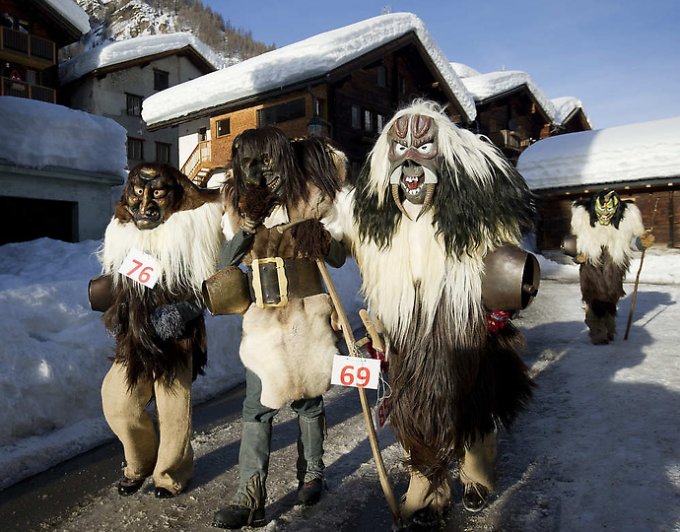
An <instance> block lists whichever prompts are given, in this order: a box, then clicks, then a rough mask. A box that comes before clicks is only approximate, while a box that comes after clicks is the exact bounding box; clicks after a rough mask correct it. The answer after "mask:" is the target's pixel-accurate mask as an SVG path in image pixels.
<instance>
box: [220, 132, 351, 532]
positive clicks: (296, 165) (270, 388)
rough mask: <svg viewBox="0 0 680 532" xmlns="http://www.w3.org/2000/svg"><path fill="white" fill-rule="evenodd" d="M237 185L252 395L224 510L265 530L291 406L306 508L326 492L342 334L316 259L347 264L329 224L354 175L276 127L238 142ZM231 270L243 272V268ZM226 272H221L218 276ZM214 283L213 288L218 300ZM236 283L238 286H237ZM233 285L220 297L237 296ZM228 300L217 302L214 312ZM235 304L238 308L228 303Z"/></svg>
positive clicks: (231, 210)
mask: <svg viewBox="0 0 680 532" xmlns="http://www.w3.org/2000/svg"><path fill="white" fill-rule="evenodd" d="M231 166H232V168H231V170H232V179H228V180H227V182H226V183H225V188H224V194H225V202H226V207H225V209H226V212H225V215H224V221H223V230H224V235H225V237H226V238H227V240H228V241H229V243H228V252H227V257H230V258H231V264H232V265H236V264H239V263H241V264H242V266H244V267H245V270H246V271H247V274H246V277H245V279H246V281H245V282H246V285H247V289H246V291H245V292H246V294H247V299H248V301H247V303H246V305H245V306H244V309H243V310H244V314H243V329H242V331H243V332H242V337H241V345H240V357H241V360H242V362H243V364H244V365H245V367H246V397H245V400H244V402H243V425H242V433H241V446H240V452H239V474H240V481H239V488H238V490H237V492H236V493H235V494H234V495H233V497H232V499H231V501H230V504H229V505H228V506H226V507H225V508H223V509H221V510H219V511H217V512H216V513H215V516H214V520H213V525H214V526H217V527H221V528H240V527H242V526H246V525H249V526H262V525H263V524H264V523H265V500H266V496H267V491H266V480H267V474H268V465H269V453H270V443H271V432H272V421H273V419H274V417H275V415H276V414H277V412H278V410H279V409H280V408H281V407H282V406H284V405H285V404H287V403H290V404H291V407H292V408H293V410H294V411H295V412H296V413H297V415H298V421H299V429H300V432H299V438H298V453H299V457H298V464H297V468H298V471H297V474H298V480H299V491H298V502H299V503H301V504H305V505H312V504H315V503H316V502H317V501H318V500H319V498H320V496H321V492H322V488H323V470H324V463H323V460H322V457H323V441H324V435H325V415H324V406H323V399H322V394H323V393H324V392H325V391H326V390H328V388H329V387H330V378H331V370H332V363H333V357H334V355H335V354H337V352H338V351H337V347H336V342H337V339H338V337H337V334H336V332H335V331H334V329H333V327H332V321H333V316H334V310H333V307H332V303H331V300H330V297H329V295H328V294H326V293H325V291H324V288H323V285H322V280H321V277H320V272H319V269H318V266H317V264H316V262H315V261H316V259H325V260H326V261H327V262H328V263H329V264H331V265H332V266H335V267H339V266H341V265H342V264H343V263H344V260H345V251H344V247H343V245H342V243H341V242H340V241H339V240H335V239H334V238H332V236H331V234H330V233H329V232H328V231H327V230H326V229H325V228H324V225H323V219H324V217H325V216H326V215H327V213H328V212H329V211H330V210H331V209H332V208H333V200H334V198H335V195H336V193H337V192H338V191H339V190H340V189H341V187H342V184H343V181H344V177H345V158H344V155H343V154H342V153H341V152H338V151H336V150H334V149H333V148H331V146H330V145H329V144H328V143H327V142H326V141H325V140H321V139H318V138H310V139H304V140H295V141H290V140H289V139H288V138H286V136H285V135H284V134H283V132H282V131H281V130H279V129H277V128H275V127H264V128H260V129H251V130H247V131H244V132H243V133H241V134H240V135H239V136H238V137H237V138H236V139H235V140H234V145H233V152H232V163H231ZM233 268H234V266H232V270H224V272H227V273H229V272H231V273H234V274H235V275H236V276H238V275H240V274H239V271H240V270H239V271H236V270H234V269H233ZM222 274H223V271H220V272H218V274H217V275H216V277H215V278H216V279H219V278H220V277H221V275H222ZM210 286H212V280H208V281H207V282H206V287H207V289H208V292H209V293H210ZM230 286H231V285H230ZM237 294H241V295H243V294H242V291H239V290H235V289H233V287H232V288H230V289H227V290H225V291H224V292H223V293H220V291H219V289H218V290H217V293H213V294H212V295H211V296H209V298H210V299H211V301H212V300H217V299H222V298H226V299H229V298H235V297H236V296H237ZM223 303H224V302H223V301H220V302H216V301H212V303H209V304H208V308H209V309H210V310H211V311H213V309H215V308H219V307H220V305H222V304H223ZM227 306H233V305H231V304H227Z"/></svg>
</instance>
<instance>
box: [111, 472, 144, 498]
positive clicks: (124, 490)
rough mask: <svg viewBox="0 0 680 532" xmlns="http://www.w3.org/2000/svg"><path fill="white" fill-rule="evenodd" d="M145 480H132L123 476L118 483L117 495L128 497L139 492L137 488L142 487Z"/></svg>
mask: <svg viewBox="0 0 680 532" xmlns="http://www.w3.org/2000/svg"><path fill="white" fill-rule="evenodd" d="M145 480H146V479H144V478H141V479H137V480H133V479H130V478H127V477H126V476H123V478H121V479H120V480H119V481H118V486H117V488H118V494H119V495H122V496H123V497H127V496H128V495H132V494H133V493H137V492H138V491H139V488H141V487H142V485H143V484H144V481H145Z"/></svg>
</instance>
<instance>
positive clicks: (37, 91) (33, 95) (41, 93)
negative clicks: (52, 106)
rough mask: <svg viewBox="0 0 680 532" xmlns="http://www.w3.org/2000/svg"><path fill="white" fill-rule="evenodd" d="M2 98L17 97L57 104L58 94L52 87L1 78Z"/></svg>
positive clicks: (0, 90) (0, 91)
mask: <svg viewBox="0 0 680 532" xmlns="http://www.w3.org/2000/svg"><path fill="white" fill-rule="evenodd" d="M0 96H16V97H18V98H28V99H30V100H40V101H41V102H48V103H56V102H57V93H56V91H55V90H54V89H52V88H50V87H43V86H42V85H31V84H30V83H26V82H25V81H16V80H13V79H9V78H4V77H0Z"/></svg>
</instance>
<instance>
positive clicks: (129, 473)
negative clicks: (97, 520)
mask: <svg viewBox="0 0 680 532" xmlns="http://www.w3.org/2000/svg"><path fill="white" fill-rule="evenodd" d="M222 212H223V208H222V204H221V200H220V195H219V191H217V190H214V191H209V190H204V189H199V188H198V187H197V186H196V185H194V184H193V183H192V182H191V181H190V180H189V179H188V178H187V177H186V176H184V175H183V174H181V173H180V172H179V171H178V170H176V169H175V168H173V167H171V166H169V165H165V164H156V163H144V164H141V165H138V166H136V167H135V168H133V169H132V170H131V171H130V173H129V176H128V179H127V183H126V185H125V188H124V191H123V195H122V197H121V199H120V201H119V203H118V205H117V206H116V209H115V213H114V215H113V218H112V219H111V222H110V223H109V225H108V227H107V229H106V232H105V235H104V244H103V248H102V249H101V251H100V257H99V258H100V261H101V263H102V269H103V275H102V276H100V277H98V278H95V279H93V280H92V281H91V282H90V302H91V304H92V308H93V309H94V310H100V311H103V312H104V316H103V319H104V324H105V326H106V329H107V330H108V331H109V333H110V334H111V335H112V336H113V337H114V338H115V340H116V348H115V357H114V360H113V365H112V367H111V369H110V370H109V372H108V373H107V375H106V376H105V378H104V381H103V383H102V388H101V395H102V406H103V410H104V416H105V418H106V421H107V422H108V424H109V426H110V427H111V429H112V430H113V432H114V433H115V434H116V436H117V437H118V439H119V440H120V441H121V443H122V444H123V450H124V454H125V468H124V471H123V477H122V479H121V480H120V481H119V483H118V486H117V487H118V492H119V493H120V494H121V495H131V494H132V493H135V492H136V491H137V490H139V488H141V486H142V484H143V483H144V481H145V479H146V478H147V477H148V476H149V475H151V476H152V478H153V483H154V486H155V495H156V496H157V497H159V498H169V497H172V496H175V495H177V494H178V493H180V492H181V491H183V490H184V489H185V488H186V486H187V484H188V482H189V480H190V479H191V477H192V473H193V450H192V447H191V442H190V438H191V430H192V428H191V385H192V382H193V380H194V379H195V378H196V376H197V375H198V374H199V373H202V370H203V367H204V366H205V364H206V360H207V349H206V347H207V346H206V331H205V324H204V320H203V300H202V295H201V287H202V282H203V280H204V279H205V278H206V277H209V276H210V275H212V274H214V272H215V271H216V269H217V262H218V259H219V255H220V249H221V244H222V242H223V238H222V235H221V227H220V222H221V217H222ZM121 269H122V271H123V273H126V274H129V276H128V275H124V274H123V273H119V270H121ZM152 274H157V275H158V279H157V281H156V283H155V285H154V286H153V287H150V286H149V285H150V284H151V283H150V282H148V281H149V279H151V276H152ZM145 282H147V284H143V283H145ZM152 399H153V400H154V401H155V407H156V411H157V418H158V434H157V431H156V429H155V427H154V423H153V421H152V418H151V416H150V415H149V413H148V412H147V411H146V410H145V407H146V406H147V405H148V404H149V402H150V401H151V400H152Z"/></svg>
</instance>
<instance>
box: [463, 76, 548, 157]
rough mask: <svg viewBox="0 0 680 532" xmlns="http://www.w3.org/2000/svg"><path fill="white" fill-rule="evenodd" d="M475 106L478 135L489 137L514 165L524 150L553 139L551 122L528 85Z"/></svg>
mask: <svg viewBox="0 0 680 532" xmlns="http://www.w3.org/2000/svg"><path fill="white" fill-rule="evenodd" d="M475 103H476V105H475V107H476V108H477V119H476V120H475V125H474V129H475V131H476V132H477V133H480V134H482V135H486V136H487V137H489V139H491V141H492V142H493V143H494V144H495V145H496V146H498V147H499V148H500V149H501V150H502V151H503V153H504V154H505V156H506V157H507V158H508V159H510V161H512V162H513V164H516V163H517V159H518V157H519V155H520V153H522V151H524V149H525V148H527V147H528V146H530V145H531V144H532V143H534V142H536V141H537V140H540V139H544V138H547V137H549V136H550V133H551V119H550V117H549V116H548V115H547V114H546V112H545V110H544V109H543V108H542V107H541V105H540V104H539V103H538V102H537V100H536V99H535V98H534V96H533V94H532V93H531V91H530V90H529V89H528V88H527V86H526V85H521V86H519V87H517V88H516V89H513V90H512V91H508V92H506V93H503V94H499V95H496V96H493V97H491V98H487V99H485V100H482V101H476V102H475Z"/></svg>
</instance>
